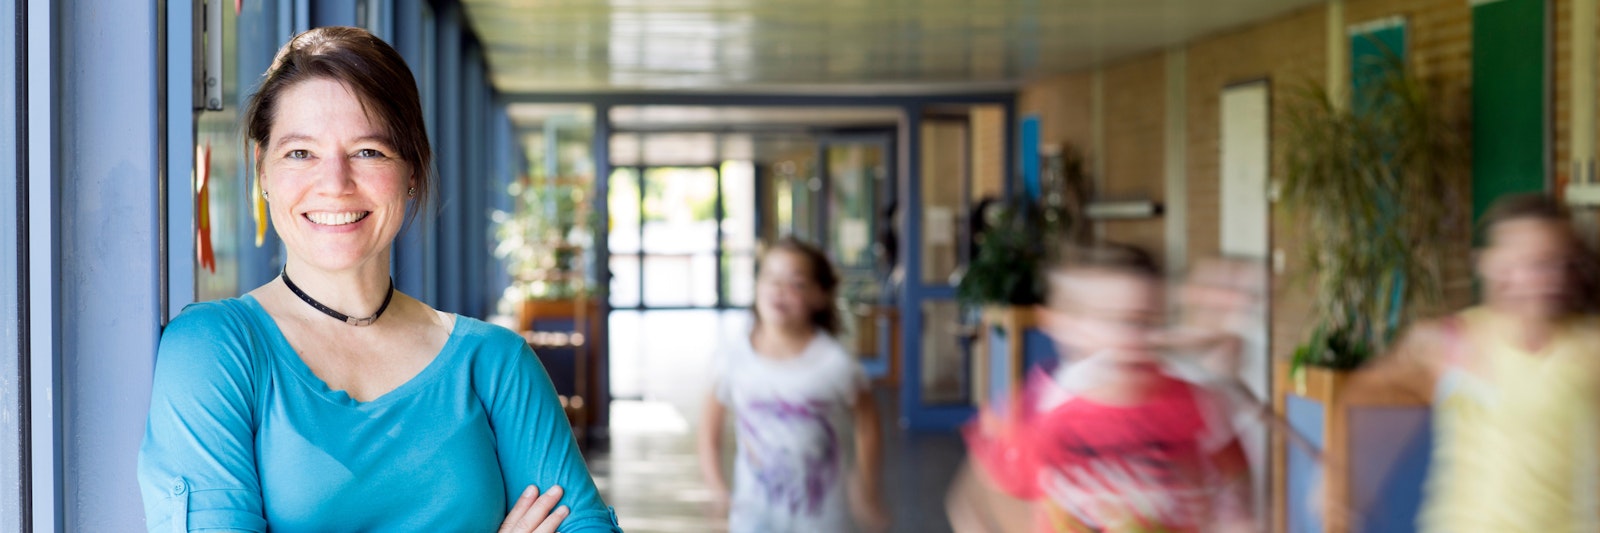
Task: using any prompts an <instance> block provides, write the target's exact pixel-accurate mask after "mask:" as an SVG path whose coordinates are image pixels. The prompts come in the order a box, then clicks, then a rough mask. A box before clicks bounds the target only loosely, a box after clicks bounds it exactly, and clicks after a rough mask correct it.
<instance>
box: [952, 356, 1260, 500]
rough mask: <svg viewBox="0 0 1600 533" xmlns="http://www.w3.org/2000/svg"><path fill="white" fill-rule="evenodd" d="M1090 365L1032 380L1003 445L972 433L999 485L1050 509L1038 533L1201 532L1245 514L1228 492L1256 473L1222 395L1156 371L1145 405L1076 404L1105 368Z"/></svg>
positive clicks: (976, 450) (977, 452) (979, 457)
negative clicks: (1236, 435) (1097, 370)
mask: <svg viewBox="0 0 1600 533" xmlns="http://www.w3.org/2000/svg"><path fill="white" fill-rule="evenodd" d="M1086 364H1087V365H1090V366H1089V367H1085V368H1071V369H1069V370H1068V372H1067V373H1066V375H1065V376H1064V379H1063V380H1061V382H1060V383H1058V382H1057V380H1053V379H1049V378H1048V377H1047V376H1044V375H1042V374H1040V375H1036V376H1035V377H1034V379H1031V380H1030V382H1029V385H1028V387H1026V388H1025V392H1026V394H1024V396H1023V405H1021V406H1013V408H1019V407H1022V408H1025V409H1024V412H1023V413H1020V414H1019V415H1018V416H1017V417H1016V418H1015V420H1016V423H1015V424H1014V425H1011V426H1010V427H1009V428H1006V429H1004V430H1002V431H1000V432H999V433H1000V434H999V435H991V436H985V435H982V434H980V431H978V428H976V427H971V428H968V431H967V438H968V444H969V447H970V448H971V450H972V454H973V456H974V457H975V458H976V461H977V462H978V463H979V464H980V465H981V466H982V468H983V470H984V471H985V472H987V473H988V475H989V477H990V479H991V480H993V481H994V482H995V483H996V484H997V485H999V486H1000V488H1001V489H1002V490H1005V491H1007V492H1010V493H1011V494H1013V495H1015V496H1017V497H1020V498H1025V499H1030V500H1039V501H1040V505H1039V506H1038V511H1037V512H1036V530H1037V531H1092V530H1106V531H1125V530H1130V529H1131V530H1138V531H1149V530H1150V529H1151V528H1155V530H1158V531H1200V530H1202V529H1204V528H1205V526H1207V525H1212V524H1216V523H1217V522H1218V521H1219V520H1220V519H1221V518H1223V517H1225V516H1230V517H1231V516H1234V515H1235V513H1238V514H1243V513H1245V511H1246V509H1244V508H1243V505H1244V502H1243V501H1234V500H1238V498H1233V497H1230V496H1231V495H1230V493H1229V491H1227V490H1224V486H1225V485H1226V484H1227V481H1228V480H1230V479H1240V478H1238V477H1235V476H1244V475H1246V474H1247V473H1248V472H1247V468H1248V467H1247V466H1246V463H1245V459H1244V455H1243V452H1242V449H1241V448H1240V447H1239V444H1238V441H1237V440H1236V439H1235V438H1234V434H1233V430H1232V425H1231V423H1230V421H1229V417H1228V413H1227V410H1226V409H1225V408H1224V407H1223V402H1222V401H1221V396H1220V395H1219V394H1217V393H1215V392H1213V391H1210V390H1208V389H1206V388H1204V387H1201V386H1198V385H1195V384H1192V383H1189V382H1186V381H1183V380H1179V379H1176V378H1173V377H1170V376H1167V375H1165V374H1162V373H1159V371H1155V370H1152V371H1153V372H1156V374H1155V375H1154V376H1152V379H1154V380H1155V381H1154V383H1153V384H1151V385H1149V386H1148V388H1146V389H1145V391H1144V393H1143V394H1142V395H1141V398H1140V399H1139V400H1138V401H1137V402H1135V403H1130V404H1126V405H1112V404H1107V403H1101V402H1097V401H1094V400H1091V399H1088V398H1085V397H1082V396H1079V395H1077V394H1075V391H1077V390H1082V387H1081V386H1080V384H1082V383H1083V382H1084V381H1085V380H1086V379H1093V377H1092V375H1089V374H1092V372H1094V371H1095V369H1094V368H1092V367H1093V366H1094V365H1095V364H1097V363H1095V362H1092V360H1086V361H1082V362H1079V363H1076V364H1074V365H1073V366H1074V367H1077V366H1079V365H1086ZM1086 526H1087V527H1086Z"/></svg>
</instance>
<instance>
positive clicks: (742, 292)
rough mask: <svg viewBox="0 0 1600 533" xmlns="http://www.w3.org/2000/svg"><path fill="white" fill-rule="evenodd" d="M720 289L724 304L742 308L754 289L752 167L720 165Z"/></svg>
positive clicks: (741, 163)
mask: <svg viewBox="0 0 1600 533" xmlns="http://www.w3.org/2000/svg"><path fill="white" fill-rule="evenodd" d="M722 213H723V219H722V253H723V262H722V273H721V275H722V290H723V298H724V303H726V304H727V305H730V306H734V307H744V306H748V305H750V303H751V299H752V297H753V295H754V290H755V275H756V271H755V259H754V258H755V253H756V192H755V164H754V163H751V162H749V161H729V162H726V163H723V165H722Z"/></svg>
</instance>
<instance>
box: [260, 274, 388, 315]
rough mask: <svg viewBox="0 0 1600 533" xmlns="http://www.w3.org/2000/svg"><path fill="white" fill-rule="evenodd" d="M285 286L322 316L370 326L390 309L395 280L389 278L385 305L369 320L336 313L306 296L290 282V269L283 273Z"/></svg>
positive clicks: (379, 307)
mask: <svg viewBox="0 0 1600 533" xmlns="http://www.w3.org/2000/svg"><path fill="white" fill-rule="evenodd" d="M283 284H284V285H288V286H289V290H290V291H294V295H295V296H299V297H300V300H302V301H304V302H305V303H306V304H309V305H310V306H311V307H315V308H316V309H317V310H318V311H322V314H325V315H328V316H331V317H333V318H337V319H339V321H340V322H344V323H346V324H349V325H352V326H370V325H372V323H373V322H377V321H378V317H380V316H383V310H385V309H388V308H389V300H392V299H394V278H393V277H391V278H389V294H388V295H386V296H384V297H383V305H380V306H378V312H376V313H373V314H372V316H369V317H367V318H352V317H351V316H350V315H346V314H344V313H340V312H338V311H334V310H333V308H331V307H328V306H326V305H322V302H319V301H317V300H316V299H315V298H312V297H311V296H310V295H308V294H306V292H305V291H302V290H300V287H298V286H296V285H295V284H294V282H293V281H289V270H288V269H284V271H283Z"/></svg>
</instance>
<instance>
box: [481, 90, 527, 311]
mask: <svg viewBox="0 0 1600 533" xmlns="http://www.w3.org/2000/svg"><path fill="white" fill-rule="evenodd" d="M493 110H494V114H493V115H492V116H491V122H492V124H491V127H492V128H493V130H494V145H493V146H494V147H495V158H494V162H495V169H494V178H495V180H494V185H493V186H492V187H491V188H490V191H489V193H490V196H489V198H490V199H491V202H492V205H491V208H492V209H493V210H495V211H499V212H502V213H507V214H509V213H512V212H514V211H515V209H516V204H515V202H513V201H512V198H511V193H510V187H511V184H512V183H514V182H516V180H517V179H518V178H519V177H521V176H522V175H523V174H524V168H525V167H526V166H527V163H526V161H527V160H528V158H527V155H526V154H524V153H523V151H522V144H521V143H519V142H517V132H516V127H515V126H513V125H512V124H511V115H509V114H507V113H506V107H505V105H503V104H500V103H496V104H495V105H494V107H493ZM488 244H489V250H488V251H489V253H490V254H491V255H490V257H494V256H493V255H492V254H493V253H494V251H495V248H496V247H498V246H499V241H498V239H496V238H495V228H494V227H493V225H492V224H491V225H490V227H489V243H488ZM489 280H490V282H489V302H490V305H491V306H493V305H495V303H496V302H499V301H500V299H501V297H502V295H503V294H505V291H506V289H507V288H509V287H511V270H510V265H508V264H507V263H506V261H505V260H504V259H501V258H498V257H495V258H494V259H492V260H491V262H490V272H489Z"/></svg>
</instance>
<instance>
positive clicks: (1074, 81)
mask: <svg viewBox="0 0 1600 533" xmlns="http://www.w3.org/2000/svg"><path fill="white" fill-rule="evenodd" d="M1092 78H1093V75H1092V74H1090V73H1088V72H1079V73H1073V74H1063V75H1059V76H1054V77H1051V78H1045V79H1042V80H1038V81H1035V82H1033V83H1030V84H1028V85H1027V86H1025V87H1023V88H1022V90H1021V91H1020V92H1019V93H1018V94H1017V117H1018V118H1019V119H1020V118H1021V117H1025V116H1028V115H1030V114H1036V115H1039V117H1040V120H1039V142H1042V143H1046V144H1060V143H1066V144H1069V145H1072V146H1073V147H1076V148H1077V149H1078V150H1079V151H1080V152H1082V153H1085V154H1087V153H1088V152H1089V145H1090V144H1091V142H1092V141H1093V139H1094V130H1093V128H1092V124H1091V123H1090V121H1091V119H1092V117H1091V116H1090V113H1091V111H1090V92H1091V90H1092V88H1091V85H1090V83H1091V81H1092Z"/></svg>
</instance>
